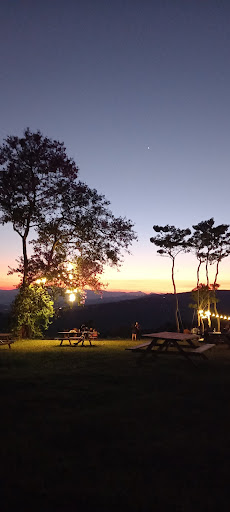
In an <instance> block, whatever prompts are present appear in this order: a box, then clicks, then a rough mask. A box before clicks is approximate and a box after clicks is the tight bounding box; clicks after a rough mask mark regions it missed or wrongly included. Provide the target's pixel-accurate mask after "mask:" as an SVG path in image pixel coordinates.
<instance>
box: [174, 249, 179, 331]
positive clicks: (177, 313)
mask: <svg viewBox="0 0 230 512" xmlns="http://www.w3.org/2000/svg"><path fill="white" fill-rule="evenodd" d="M174 266H175V258H174V257H172V283H173V290H174V296H175V300H176V326H177V332H180V324H179V304H178V298H177V293H176V284H175V279H174Z"/></svg>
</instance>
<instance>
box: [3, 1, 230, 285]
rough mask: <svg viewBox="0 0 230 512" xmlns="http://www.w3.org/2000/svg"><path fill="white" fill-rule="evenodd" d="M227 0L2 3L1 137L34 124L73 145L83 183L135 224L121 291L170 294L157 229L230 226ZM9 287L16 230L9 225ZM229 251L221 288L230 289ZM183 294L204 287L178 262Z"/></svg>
mask: <svg viewBox="0 0 230 512" xmlns="http://www.w3.org/2000/svg"><path fill="white" fill-rule="evenodd" d="M229 57H230V2H229V0H215V1H214V0H123V1H122V0H111V1H107V0H97V1H96V0H55V1H54V0H40V1H39V2H31V1H30V0H12V1H10V2H9V0H2V1H1V6H0V69H1V80H0V84H1V85H0V86H1V94H0V113H1V116H0V143H2V141H3V138H4V137H5V136H6V135H9V134H10V135H11V134H12V135H21V134H22V132H23V130H24V129H25V128H26V127H27V126H29V127H30V129H31V130H35V131H36V130H37V129H39V130H40V131H41V132H42V133H43V134H44V135H47V136H48V137H51V138H58V139H59V140H60V141H64V143H65V145H66V148H67V152H68V155H69V156H71V157H73V158H74V160H75V161H76V163H77V164H78V165H79V167H80V173H79V178H80V179H81V180H83V181H86V183H87V184H88V185H89V186H91V187H95V188H96V189H97V190H98V191H99V192H100V193H103V194H105V196H106V197H107V199H109V200H110V201H111V209H112V211H113V213H114V214H115V215H122V216H126V217H127V218H130V219H132V220H133V222H134V223H135V229H136V232H137V234H138V238H139V241H138V243H135V244H134V245H133V246H132V249H131V251H132V254H131V255H130V256H125V261H124V265H123V267H122V269H121V270H120V272H118V271H117V270H111V269H108V270H106V272H105V282H109V288H108V289H109V290H110V289H123V290H143V291H148V292H155V291H162V292H165V291H168V292H171V291H172V285H171V270H170V261H169V260H168V259H165V258H161V257H160V256H159V255H157V253H156V248H155V247H154V245H153V244H151V243H150V242H149V238H150V237H151V236H153V234H154V232H153V229H152V226H153V224H161V225H164V224H174V225H176V226H177V227H180V228H185V227H191V226H192V224H196V223H198V222H200V221H201V220H206V219H208V218H210V217H214V219H215V221H216V223H222V222H223V223H230V212H229V188H230V187H229V185H230V174H229V157H230V105H229V91H230V67H229ZM0 236H1V263H0V287H1V288H3V287H5V288H10V287H12V286H13V284H16V283H17V277H16V276H14V277H12V276H10V277H9V276H8V277H7V276H6V274H7V266H8V265H10V266H13V265H14V260H15V258H16V257H17V256H19V255H20V254H21V245H20V239H19V237H18V235H16V234H14V233H13V231H12V229H11V227H10V225H7V226H4V227H2V226H0ZM228 269H229V259H227V260H226V261H225V262H224V263H223V264H222V266H221V268H220V278H219V282H220V284H221V287H222V289H223V288H230V275H229V270H228ZM176 280H177V288H178V291H186V290H190V289H191V288H193V287H194V286H195V283H196V260H195V258H194V257H192V256H189V255H184V256H180V257H179V258H178V262H177V267H176Z"/></svg>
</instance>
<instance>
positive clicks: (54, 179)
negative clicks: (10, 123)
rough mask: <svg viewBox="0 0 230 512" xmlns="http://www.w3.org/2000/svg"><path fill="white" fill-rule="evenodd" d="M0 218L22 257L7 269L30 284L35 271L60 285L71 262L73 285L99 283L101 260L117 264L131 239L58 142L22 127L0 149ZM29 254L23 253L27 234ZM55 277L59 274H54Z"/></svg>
mask: <svg viewBox="0 0 230 512" xmlns="http://www.w3.org/2000/svg"><path fill="white" fill-rule="evenodd" d="M0 165H1V173H0V185H1V187H0V208H1V210H2V217H1V222H2V223H3V224H5V223H7V222H11V223H12V224H13V228H14V230H15V231H16V232H17V233H18V234H19V236H20V237H21V239H22V246H23V256H22V257H21V258H20V259H19V260H18V266H17V268H15V269H12V270H11V271H12V272H14V271H16V272H18V273H19V274H21V276H22V283H23V284H25V283H27V284H31V283H33V282H34V281H35V280H36V279H37V278H39V277H41V275H43V276H44V275H45V276H46V278H47V282H52V283H53V284H55V285H65V284H66V282H65V279H64V274H65V272H64V270H65V264H66V262H67V261H68V260H71V261H73V262H74V264H75V268H76V275H75V281H76V282H75V284H76V285H78V286H81V287H83V286H85V285H89V286H91V287H92V288H93V289H95V290H97V289H99V288H100V287H101V282H100V280H98V279H97V276H100V275H101V274H102V272H103V268H104V265H105V264H109V265H116V266H117V265H120V264H121V262H122V254H123V251H124V250H126V251H127V250H128V247H129V245H130V244H131V243H132V241H133V240H135V239H136V235H135V233H134V231H133V224H132V222H131V221H130V220H127V219H124V218H121V217H118V218H116V217H115V216H114V215H113V214H112V212H111V210H110V209H109V205H110V203H109V201H107V200H106V199H105V197H104V196H103V195H101V194H99V193H98V192H97V191H96V190H95V189H90V188H89V187H88V186H87V185H86V184H85V183H83V182H81V181H79V180H78V167H77V166H76V164H75V162H74V161H73V160H71V159H70V158H68V157H67V154H66V149H65V147H64V145H63V144H62V143H60V142H58V141H55V140H54V141H53V140H51V139H48V138H47V137H44V136H43V135H42V134H41V133H40V132H39V131H38V132H36V133H32V132H31V131H30V130H29V129H27V130H25V132H24V137H22V138H19V137H7V139H6V140H5V143H4V144H3V146H2V147H1V148H0ZM31 228H33V232H35V238H34V240H33V241H32V248H33V254H32V256H31V257H28V237H29V234H30V233H31ZM60 276H61V278H60Z"/></svg>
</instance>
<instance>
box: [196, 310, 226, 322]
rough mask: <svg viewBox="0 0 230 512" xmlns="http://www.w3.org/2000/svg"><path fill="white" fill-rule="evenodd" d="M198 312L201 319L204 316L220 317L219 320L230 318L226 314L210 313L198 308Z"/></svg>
mask: <svg viewBox="0 0 230 512" xmlns="http://www.w3.org/2000/svg"><path fill="white" fill-rule="evenodd" d="M198 313H199V315H200V317H201V318H202V319H205V318H210V317H211V318H220V319H221V320H230V316H228V315H219V314H218V313H211V311H209V310H208V311H203V309H199V310H198Z"/></svg>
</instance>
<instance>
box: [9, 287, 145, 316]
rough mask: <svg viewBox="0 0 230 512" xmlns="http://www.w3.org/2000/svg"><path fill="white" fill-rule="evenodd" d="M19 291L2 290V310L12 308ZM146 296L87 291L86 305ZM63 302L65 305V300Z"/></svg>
mask: <svg viewBox="0 0 230 512" xmlns="http://www.w3.org/2000/svg"><path fill="white" fill-rule="evenodd" d="M17 293H18V290H0V310H1V311H3V310H5V311H7V310H8V309H9V308H10V305H11V303H12V302H13V301H14V299H15V297H16V295H17ZM145 295H146V294H145V293H144V292H141V291H137V292H109V291H103V293H102V296H101V295H99V294H95V293H94V292H93V291H92V290H87V296H86V305H88V304H96V303H105V302H117V301H121V300H122V301H123V300H131V299H136V298H138V297H144V296H145ZM61 302H62V303H63V304H64V302H65V300H64V299H62V300H61Z"/></svg>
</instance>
